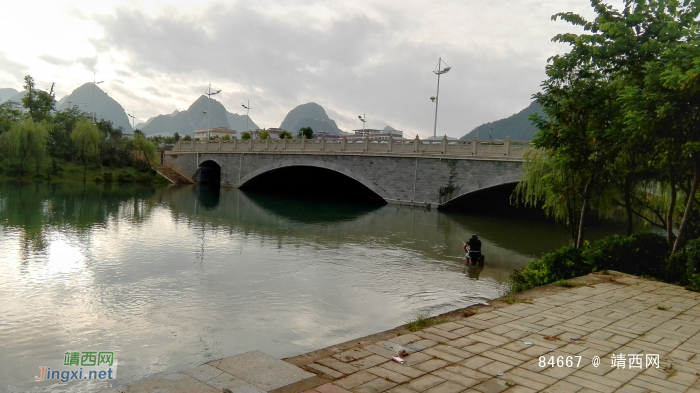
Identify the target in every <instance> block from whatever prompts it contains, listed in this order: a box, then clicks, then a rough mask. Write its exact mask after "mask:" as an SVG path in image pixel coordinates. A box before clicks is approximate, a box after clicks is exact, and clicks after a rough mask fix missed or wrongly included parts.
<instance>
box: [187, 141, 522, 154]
mask: <svg viewBox="0 0 700 393" xmlns="http://www.w3.org/2000/svg"><path fill="white" fill-rule="evenodd" d="M531 149H532V145H531V144H530V142H516V141H511V140H510V137H507V138H506V140H505V141H480V140H477V139H476V137H474V139H472V140H470V141H456V140H448V139H447V138H443V139H442V140H421V139H419V138H418V136H416V138H415V139H412V140H394V139H393V138H391V137H390V138H389V139H388V140H381V141H379V140H371V139H368V138H364V139H360V140H358V139H347V138H346V137H343V138H338V139H335V138H333V139H326V138H325V137H322V138H319V139H271V138H268V139H264V140H252V139H249V140H245V141H242V140H237V139H232V140H230V141H224V140H221V139H220V140H218V141H188V142H185V141H182V140H181V141H179V142H178V143H177V144H176V145H175V147H174V148H173V152H180V151H182V152H189V151H197V152H205V151H207V152H216V151H225V152H268V153H272V152H285V153H294V152H299V153H302V152H303V153H304V154H309V153H311V154H313V153H319V154H324V153H333V154H337V153H341V154H342V153H353V154H362V153H369V154H377V153H379V154H397V155H406V154H420V155H450V156H479V157H499V158H513V159H521V158H522V157H523V155H524V154H525V153H526V152H528V151H530V150H531Z"/></svg>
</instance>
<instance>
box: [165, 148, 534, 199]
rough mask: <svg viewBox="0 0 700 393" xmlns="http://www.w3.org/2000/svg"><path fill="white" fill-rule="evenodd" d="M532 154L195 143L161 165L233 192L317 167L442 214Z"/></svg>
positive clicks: (508, 178)
mask: <svg viewBox="0 0 700 393" xmlns="http://www.w3.org/2000/svg"><path fill="white" fill-rule="evenodd" d="M530 149H531V146H530V145H529V143H527V142H513V141H510V140H509V139H506V140H505V141H500V142H499V141H496V142H485V141H478V140H476V139H474V140H472V141H468V142H465V141H448V140H447V139H443V140H441V141H421V140H419V139H418V138H416V139H415V140H409V141H394V140H391V139H389V140H388V141H386V140H385V141H370V140H368V139H364V140H359V141H353V140H349V139H346V138H342V139H335V140H330V139H329V140H326V139H318V140H271V139H267V140H263V141H259V140H255V141H253V140H249V141H243V142H241V141H236V140H233V141H231V142H228V141H210V142H195V141H192V142H180V143H178V145H177V146H175V148H174V149H173V150H172V151H167V152H165V153H164V155H163V164H164V165H165V166H166V167H171V168H173V169H176V170H178V171H180V172H181V173H182V174H184V175H186V176H190V177H191V178H192V179H193V180H194V181H196V182H205V181H213V182H218V183H220V184H221V185H223V186H230V187H241V186H244V185H245V184H246V183H247V182H249V181H250V180H252V179H254V178H255V177H257V176H259V175H262V174H264V173H267V172H270V171H274V170H276V169H281V168H286V167H319V168H325V169H328V170H331V171H334V172H337V173H340V174H343V175H345V176H347V177H349V178H352V179H354V180H355V181H357V182H359V183H361V184H363V185H364V186H365V187H367V188H368V189H370V190H372V191H373V192H374V193H376V194H377V195H379V196H380V197H381V198H383V199H384V200H385V201H386V202H387V203H391V204H400V205H415V206H427V207H431V206H432V207H439V206H442V205H444V204H446V203H448V202H450V201H452V200H454V199H456V198H458V197H460V196H462V195H465V194H469V193H471V192H475V191H479V190H482V189H486V188H490V187H495V186H499V185H503V184H509V183H516V182H518V181H519V180H520V179H521V177H522V165H523V154H524V153H525V152H527V151H528V150H530ZM319 182H320V183H321V184H322V182H323V179H319ZM339 191H340V192H342V190H339Z"/></svg>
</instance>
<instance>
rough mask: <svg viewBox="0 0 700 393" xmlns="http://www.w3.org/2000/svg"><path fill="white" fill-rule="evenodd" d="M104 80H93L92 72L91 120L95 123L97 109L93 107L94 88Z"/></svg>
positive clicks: (93, 74)
mask: <svg viewBox="0 0 700 393" xmlns="http://www.w3.org/2000/svg"><path fill="white" fill-rule="evenodd" d="M103 82H104V81H99V82H95V73H94V72H93V73H92V122H93V123H97V110H96V109H95V89H96V88H97V85H99V84H100V83H103Z"/></svg>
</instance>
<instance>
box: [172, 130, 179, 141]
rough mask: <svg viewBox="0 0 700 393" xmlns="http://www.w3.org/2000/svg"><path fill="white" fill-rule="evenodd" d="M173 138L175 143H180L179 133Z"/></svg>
mask: <svg viewBox="0 0 700 393" xmlns="http://www.w3.org/2000/svg"><path fill="white" fill-rule="evenodd" d="M173 138H174V139H175V142H177V141H179V140H180V134H179V133H177V132H176V133H174V134H173Z"/></svg>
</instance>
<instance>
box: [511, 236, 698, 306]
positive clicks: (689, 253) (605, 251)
mask: <svg viewBox="0 0 700 393" xmlns="http://www.w3.org/2000/svg"><path fill="white" fill-rule="evenodd" d="M608 270H616V271H619V272H622V273H627V274H634V275H639V276H645V277H650V278H654V279H658V280H662V281H664V282H670V283H678V284H680V285H684V286H686V287H687V288H688V289H692V290H700V239H695V240H690V241H688V242H687V244H686V246H685V248H684V249H683V250H682V251H681V252H678V253H675V254H673V255H670V247H669V245H668V243H667V242H666V239H665V238H664V237H663V236H660V235H657V234H653V233H637V234H634V235H632V236H629V237H625V236H618V235H614V236H610V237H607V238H604V239H601V240H599V241H597V242H594V243H592V244H588V243H586V244H585V245H584V247H583V248H581V249H577V248H573V247H570V246H569V247H563V248H561V249H559V250H556V251H554V252H552V253H549V254H546V255H544V256H542V258H540V259H537V260H533V261H530V262H528V264H527V266H526V267H525V268H522V269H518V270H515V271H514V272H513V273H512V274H511V287H512V290H513V291H514V292H519V291H523V290H526V289H530V288H534V287H538V286H542V285H546V284H550V283H554V284H555V285H561V286H570V285H568V281H565V280H567V279H569V278H573V277H577V276H582V275H585V274H588V273H591V272H595V271H600V272H601V273H603V274H609V273H608Z"/></svg>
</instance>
